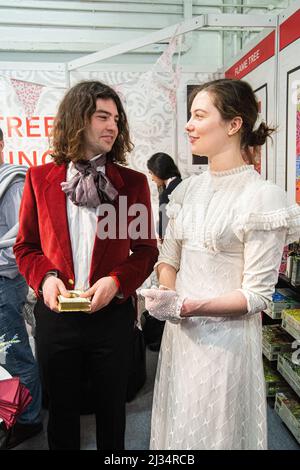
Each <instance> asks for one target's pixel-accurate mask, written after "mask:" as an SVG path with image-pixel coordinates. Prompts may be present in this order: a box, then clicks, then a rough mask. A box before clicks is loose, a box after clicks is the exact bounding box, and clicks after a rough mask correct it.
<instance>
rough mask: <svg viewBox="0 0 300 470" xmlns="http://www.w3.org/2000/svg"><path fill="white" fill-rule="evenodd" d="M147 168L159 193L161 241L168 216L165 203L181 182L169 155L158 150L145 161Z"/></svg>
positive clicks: (159, 232)
mask: <svg viewBox="0 0 300 470" xmlns="http://www.w3.org/2000/svg"><path fill="white" fill-rule="evenodd" d="M147 168H148V170H149V174H150V176H151V179H152V181H153V182H154V183H155V184H156V185H157V189H158V193H159V221H158V235H159V238H160V240H161V241H163V239H164V235H165V232H166V227H167V225H168V221H169V219H168V217H167V214H166V205H167V204H168V203H169V196H170V194H171V193H172V191H173V190H174V189H175V188H176V186H178V184H179V183H181V174H180V171H179V170H178V168H177V166H176V165H175V163H174V160H173V159H172V157H170V155H168V154H167V153H163V152H158V153H155V154H154V155H152V157H150V158H149V160H148V161H147Z"/></svg>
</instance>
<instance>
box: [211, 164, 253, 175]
mask: <svg viewBox="0 0 300 470" xmlns="http://www.w3.org/2000/svg"><path fill="white" fill-rule="evenodd" d="M253 170H254V165H246V164H245V165H240V166H237V167H235V168H231V169H230V170H224V171H212V170H210V169H208V171H209V173H210V174H211V175H212V176H218V177H220V176H230V175H238V174H240V173H244V172H245V171H253Z"/></svg>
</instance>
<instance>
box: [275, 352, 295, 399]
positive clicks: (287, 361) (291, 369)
mask: <svg viewBox="0 0 300 470" xmlns="http://www.w3.org/2000/svg"><path fill="white" fill-rule="evenodd" d="M277 369H278V371H279V372H280V373H281V375H282V376H283V377H284V378H285V380H286V381H287V383H288V384H289V385H290V386H291V387H292V389H293V390H294V391H295V392H296V393H297V395H298V396H299V397H300V366H298V365H297V364H294V363H293V362H292V353H282V354H278V362H277Z"/></svg>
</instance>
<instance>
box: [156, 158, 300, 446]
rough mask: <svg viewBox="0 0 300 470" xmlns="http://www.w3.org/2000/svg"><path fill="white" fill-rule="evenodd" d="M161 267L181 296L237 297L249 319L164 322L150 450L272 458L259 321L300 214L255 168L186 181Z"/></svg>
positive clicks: (299, 228)
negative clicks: (167, 268)
mask: <svg viewBox="0 0 300 470" xmlns="http://www.w3.org/2000/svg"><path fill="white" fill-rule="evenodd" d="M168 215H169V217H170V223H169V226H168V229H167V233H166V238H165V240H164V243H163V246H162V249H161V253H160V257H159V261H158V264H159V263H161V262H166V263H168V264H170V265H172V266H174V268H175V269H176V270H177V271H178V272H177V280H176V290H177V291H178V292H179V293H180V294H182V295H183V296H185V297H189V298H199V299H201V298H203V299H207V298H214V297H218V296H219V295H221V294H224V293H228V292H231V291H233V290H235V289H239V290H241V291H242V293H243V294H244V295H245V297H246V299H247V305H248V313H247V314H246V315H244V316H241V317H226V318H224V317H193V318H189V319H184V320H182V321H181V322H180V324H173V323H170V322H166V326H165V330H164V335H163V340H162V345H161V351H160V355H159V361H158V368H157V374H156V381H155V390H154V397H153V411H152V426H151V442H150V447H151V449H172V450H177V449H183V450H189V449H266V447H267V425H266V398H265V384H264V375H263V366H262V345H261V315H260V312H261V310H263V309H264V308H265V307H266V305H267V303H268V302H269V301H270V300H271V296H272V293H273V291H274V286H275V284H276V282H277V276H278V269H279V265H280V261H281V255H282V250H283V247H284V245H285V244H287V243H291V242H292V241H295V240H297V239H299V236H300V210H299V208H298V206H297V205H294V206H292V207H288V208H287V204H286V196H285V193H284V191H283V190H282V189H281V188H279V187H278V186H276V185H274V184H272V183H270V182H267V181H264V180H263V179H262V178H261V177H260V175H259V174H258V173H257V172H256V171H255V170H254V169H253V166H248V165H245V166H242V167H239V168H236V169H233V170H230V171H224V172H210V171H207V172H205V173H203V174H201V175H197V176H192V177H191V178H188V179H187V180H184V181H183V183H182V184H181V185H179V186H178V187H177V188H176V189H175V191H174V192H173V193H172V195H171V197H170V203H169V206H168Z"/></svg>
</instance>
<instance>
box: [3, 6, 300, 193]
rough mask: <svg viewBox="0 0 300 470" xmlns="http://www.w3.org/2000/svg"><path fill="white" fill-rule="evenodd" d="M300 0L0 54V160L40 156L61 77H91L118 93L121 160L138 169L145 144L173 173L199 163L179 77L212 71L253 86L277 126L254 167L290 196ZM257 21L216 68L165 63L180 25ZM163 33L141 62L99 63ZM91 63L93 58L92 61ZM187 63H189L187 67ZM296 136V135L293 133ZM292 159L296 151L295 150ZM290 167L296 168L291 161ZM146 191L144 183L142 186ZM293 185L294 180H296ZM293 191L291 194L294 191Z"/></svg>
mask: <svg viewBox="0 0 300 470" xmlns="http://www.w3.org/2000/svg"><path fill="white" fill-rule="evenodd" d="M299 23H300V1H297V2H294V3H293V6H292V7H291V8H290V9H289V10H285V11H284V12H283V13H282V14H280V15H279V16H278V15H270V14H263V15H252V14H250V15H239V14H219V15H212V14H205V15H200V16H197V17H195V18H193V19H192V20H190V21H185V22H183V23H179V24H176V25H173V26H171V27H167V28H164V29H162V30H159V31H157V32H154V33H150V34H148V35H146V36H144V38H143V39H140V40H133V41H129V42H128V43H124V44H122V45H118V46H113V47H110V48H109V49H106V50H104V51H100V52H97V53H93V54H89V55H87V56H84V57H82V58H79V59H75V60H73V61H71V62H69V63H67V64H64V63H38V62H37V63H29V62H12V63H9V62H0V126H1V128H2V129H3V131H4V136H5V152H4V154H5V160H6V161H8V162H11V163H20V164H25V165H37V164H41V163H44V162H47V161H49V142H48V139H49V133H50V131H51V126H52V123H53V118H54V115H55V113H56V109H57V105H58V103H59V101H60V99H61V98H62V96H63V94H64V93H65V91H66V89H67V88H68V87H69V86H72V85H73V84H75V83H76V82H77V81H80V80H86V79H98V80H101V81H104V82H106V83H108V84H109V85H111V86H113V87H114V88H115V89H116V90H117V91H118V92H119V93H120V95H121V97H122V99H123V102H124V104H125V108H126V111H127V114H128V118H129V123H130V130H131V135H132V140H133V142H134V144H135V149H134V151H133V152H132V154H131V156H130V159H129V164H130V166H131V167H132V168H135V169H137V170H139V171H142V172H146V161H147V159H148V158H149V157H150V156H151V155H152V154H153V153H155V152H158V151H163V152H167V153H169V154H170V155H172V156H173V157H174V159H175V160H176V161H177V163H178V165H179V167H180V170H181V171H182V174H183V176H187V175H189V174H190V173H191V172H194V171H201V170H202V169H204V167H203V166H202V165H199V164H194V165H193V164H192V156H191V154H190V150H189V145H188V141H187V138H186V136H185V132H184V125H185V123H186V119H187V86H188V85H191V84H192V85H195V84H197V83H201V82H203V81H207V80H209V79H212V78H218V77H222V76H226V77H235V78H243V79H245V80H247V81H249V82H250V83H251V85H252V86H253V88H254V89H255V90H256V93H257V96H258V99H259V102H260V106H261V117H262V118H263V119H267V121H268V123H269V124H273V125H274V126H278V133H277V134H276V136H275V137H274V139H273V144H272V143H269V144H268V146H266V148H264V149H262V161H261V168H260V171H261V172H262V174H263V175H264V176H265V177H267V178H269V179H272V180H273V181H276V182H277V183H278V184H279V185H281V186H282V187H285V188H286V189H288V195H289V198H290V200H291V201H292V200H295V198H296V181H297V179H298V180H299V183H298V184H299V188H300V164H298V160H297V155H298V158H299V159H300V144H299V140H300V137H299V133H300V127H299V126H300V124H299V123H300V118H299V115H300V64H299V60H300V59H299V58H300V30H299V28H298V27H297V25H299ZM216 24H217V25H218V26H219V27H220V26H224V27H228V26H240V27H247V26H253V25H256V26H260V27H262V28H264V31H263V33H260V35H258V36H257V39H256V40H255V43H254V44H253V43H252V44H250V45H249V47H248V48H247V50H244V51H243V53H242V54H240V56H239V57H237V58H236V59H235V60H234V63H231V64H228V66H227V67H226V69H224V70H217V71H216V73H214V74H212V73H199V72H198V73H197V72H186V71H184V69H183V68H181V67H180V54H179V57H178V59H177V66H176V65H175V66H174V65H172V56H173V54H174V52H175V49H176V47H177V50H178V47H179V48H180V38H181V37H182V34H184V33H187V32H189V31H192V30H195V29H199V28H202V30H203V31H205V28H206V27H208V26H213V25H216ZM168 38H172V39H171V41H170V45H169V47H168V49H167V50H166V51H165V52H164V53H163V54H162V56H161V57H160V58H159V60H158V61H157V62H156V63H155V64H153V66H151V67H149V66H148V67H147V66H146V65H143V66H142V67H140V70H137V67H136V66H133V67H132V66H128V68H127V69H126V66H125V65H116V66H113V65H109V64H104V65H103V67H101V60H103V59H105V58H107V57H112V56H115V55H119V54H122V53H125V52H126V51H128V50H132V49H137V48H140V47H143V46H145V45H147V44H152V43H154V42H157V41H161V40H163V39H168ZM96 63H97V66H95V69H94V70H93V69H92V67H93V64H96ZM195 70H196V68H195ZM297 107H298V109H297ZM297 139H298V141H297ZM299 161H300V160H299ZM298 168H299V169H298ZM152 190H153V194H155V188H154V185H153V187H152ZM299 193H300V189H299ZM297 201H300V195H299V196H298V198H297Z"/></svg>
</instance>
